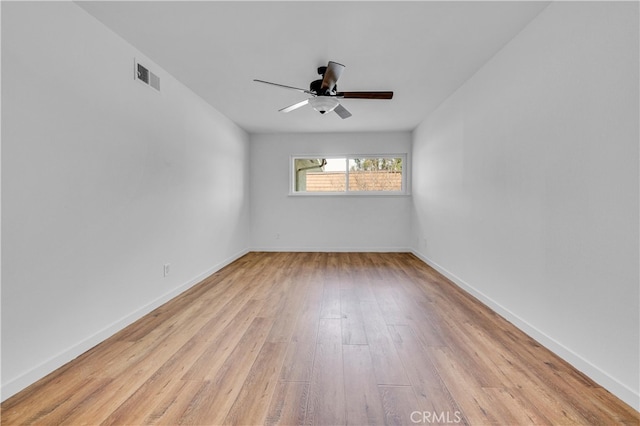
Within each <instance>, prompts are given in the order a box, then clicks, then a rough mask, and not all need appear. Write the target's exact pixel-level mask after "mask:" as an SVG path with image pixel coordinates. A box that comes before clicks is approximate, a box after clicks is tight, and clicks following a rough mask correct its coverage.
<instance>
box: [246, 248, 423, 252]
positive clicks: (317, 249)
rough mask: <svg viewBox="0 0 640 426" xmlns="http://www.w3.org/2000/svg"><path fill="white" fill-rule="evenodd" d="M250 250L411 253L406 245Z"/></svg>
mask: <svg viewBox="0 0 640 426" xmlns="http://www.w3.org/2000/svg"><path fill="white" fill-rule="evenodd" d="M251 251H264V252H276V253H277V252H292V253H411V252H412V251H411V249H410V248H408V247H252V248H251Z"/></svg>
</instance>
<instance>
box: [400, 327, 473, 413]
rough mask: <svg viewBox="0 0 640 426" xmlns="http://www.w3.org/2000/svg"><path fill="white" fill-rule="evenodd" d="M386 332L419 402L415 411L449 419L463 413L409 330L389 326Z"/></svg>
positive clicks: (408, 328)
mask: <svg viewBox="0 0 640 426" xmlns="http://www.w3.org/2000/svg"><path fill="white" fill-rule="evenodd" d="M389 329H390V330H391V336H392V338H393V341H394V344H395V346H396V350H397V351H398V354H399V355H400V359H402V362H403V364H404V366H405V369H406V370H407V373H408V376H409V380H410V381H411V385H412V386H413V389H414V391H415V393H416V397H417V398H418V403H419V404H420V405H419V407H418V408H417V410H418V411H421V412H430V413H449V414H451V415H453V414H454V413H462V409H461V408H460V406H459V405H458V404H457V403H456V401H455V400H454V398H453V396H452V395H451V393H450V392H449V389H448V387H447V386H446V385H445V383H444V382H443V380H442V378H441V377H440V376H439V375H438V373H437V371H436V368H435V367H434V365H433V363H432V361H431V360H430V358H429V355H428V354H427V353H426V352H425V351H424V350H423V348H422V347H421V346H420V343H419V341H418V339H417V337H416V336H415V334H413V331H412V330H411V328H410V327H409V326H406V325H390V326H389ZM462 415H463V416H464V413H462Z"/></svg>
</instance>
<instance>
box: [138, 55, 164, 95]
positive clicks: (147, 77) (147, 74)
mask: <svg viewBox="0 0 640 426" xmlns="http://www.w3.org/2000/svg"><path fill="white" fill-rule="evenodd" d="M133 63H134V78H135V79H136V80H138V81H140V82H142V83H144V84H146V85H147V86H151V87H153V88H154V89H156V90H157V91H158V92H159V91H160V77H158V76H157V75H156V74H154V73H153V72H151V71H149V68H147V67H145V66H144V65H142V64H140V63H138V61H136V60H135V59H134V60H133Z"/></svg>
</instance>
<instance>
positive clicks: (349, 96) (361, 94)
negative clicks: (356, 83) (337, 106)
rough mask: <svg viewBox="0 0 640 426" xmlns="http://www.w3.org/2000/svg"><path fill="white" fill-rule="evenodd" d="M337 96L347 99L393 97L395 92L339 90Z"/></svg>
mask: <svg viewBox="0 0 640 426" xmlns="http://www.w3.org/2000/svg"><path fill="white" fill-rule="evenodd" d="M336 96H337V97H338V98H345V99H392V98H393V92H338V93H336Z"/></svg>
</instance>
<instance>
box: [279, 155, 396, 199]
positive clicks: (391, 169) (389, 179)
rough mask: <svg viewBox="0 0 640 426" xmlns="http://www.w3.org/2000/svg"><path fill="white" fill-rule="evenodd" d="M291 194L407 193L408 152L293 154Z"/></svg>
mask: <svg viewBox="0 0 640 426" xmlns="http://www.w3.org/2000/svg"><path fill="white" fill-rule="evenodd" d="M291 165H292V167H291V168H292V173H291V193H292V194H305V195H319V194H331V195H333V194H348V193H349V194H379V195H398V194H406V193H407V190H406V155H405V154H401V155H393V156H389V155H385V156H381V155H349V156H343V157H324V158H320V157H319V156H314V157H311V156H309V157H298V156H296V157H292V161H291Z"/></svg>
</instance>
